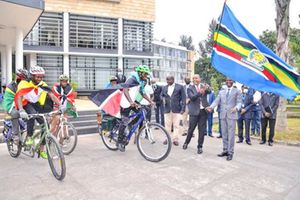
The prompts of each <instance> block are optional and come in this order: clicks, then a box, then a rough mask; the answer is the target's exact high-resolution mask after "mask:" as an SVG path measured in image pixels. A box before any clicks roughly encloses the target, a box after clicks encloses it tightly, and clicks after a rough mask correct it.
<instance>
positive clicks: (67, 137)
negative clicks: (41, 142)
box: [57, 122, 77, 155]
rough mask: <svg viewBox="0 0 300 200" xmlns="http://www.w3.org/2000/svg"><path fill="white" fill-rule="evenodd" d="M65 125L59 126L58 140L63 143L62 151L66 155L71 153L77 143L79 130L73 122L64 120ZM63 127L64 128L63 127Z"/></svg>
mask: <svg viewBox="0 0 300 200" xmlns="http://www.w3.org/2000/svg"><path fill="white" fill-rule="evenodd" d="M62 123H63V125H62V126H59V130H58V134H57V140H58V141H59V143H60V144H61V146H62V147H61V149H62V152H63V153H64V154H65V155H69V154H71V153H72V152H73V151H74V149H75V147H76V145H77V131H76V129H75V127H74V126H73V124H71V123H70V122H62ZM61 127H63V128H61Z"/></svg>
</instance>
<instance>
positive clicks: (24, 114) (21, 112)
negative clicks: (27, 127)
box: [20, 110, 29, 119]
mask: <svg viewBox="0 0 300 200" xmlns="http://www.w3.org/2000/svg"><path fill="white" fill-rule="evenodd" d="M20 117H21V118H22V119H28V118H29V117H28V114H27V113H26V112H25V110H21V111H20Z"/></svg>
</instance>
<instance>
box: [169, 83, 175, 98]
mask: <svg viewBox="0 0 300 200" xmlns="http://www.w3.org/2000/svg"><path fill="white" fill-rule="evenodd" d="M174 89H175V83H173V84H172V85H169V86H168V95H169V96H172V94H173V92H174Z"/></svg>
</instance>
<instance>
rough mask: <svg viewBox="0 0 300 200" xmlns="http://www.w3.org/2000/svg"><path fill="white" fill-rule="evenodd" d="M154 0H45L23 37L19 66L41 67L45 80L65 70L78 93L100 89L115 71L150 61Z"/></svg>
mask: <svg viewBox="0 0 300 200" xmlns="http://www.w3.org/2000/svg"><path fill="white" fill-rule="evenodd" d="M154 16H155V0H80V1H74V0H45V11H44V13H43V14H42V15H41V17H40V18H39V20H38V21H37V23H36V25H35V26H34V28H33V29H32V31H31V32H30V33H29V34H28V35H27V37H26V39H25V40H24V46H23V47H24V67H25V68H28V67H29V66H32V65H40V66H43V67H44V68H45V70H46V76H45V80H46V81H47V82H48V83H49V84H53V83H55V82H57V78H58V76H59V75H60V74H62V73H64V74H68V75H69V76H70V78H71V80H72V81H75V82H77V84H78V91H79V93H80V92H83V93H84V92H89V91H93V90H95V89H99V88H102V87H103V86H104V85H105V84H106V83H107V82H108V79H109V77H110V76H111V75H115V74H116V72H117V69H122V70H123V71H124V73H125V75H129V73H130V72H131V71H132V70H133V67H134V66H136V65H138V64H147V65H150V66H151V65H152V59H153V46H152V40H153V22H154V20H155V18H154Z"/></svg>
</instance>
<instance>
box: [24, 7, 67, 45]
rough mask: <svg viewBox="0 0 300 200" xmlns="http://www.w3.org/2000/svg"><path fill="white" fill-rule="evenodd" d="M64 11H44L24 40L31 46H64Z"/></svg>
mask: <svg viewBox="0 0 300 200" xmlns="http://www.w3.org/2000/svg"><path fill="white" fill-rule="evenodd" d="M62 32H63V15H62V13H52V12H44V13H43V14H42V15H41V17H40V18H39V20H38V21H37V23H36V24H35V26H34V27H33V29H32V31H31V32H30V33H29V34H28V36H27V37H26V39H25V40H24V44H25V45H30V46H55V47H61V46H62V37H63V36H62V35H63V34H62Z"/></svg>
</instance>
